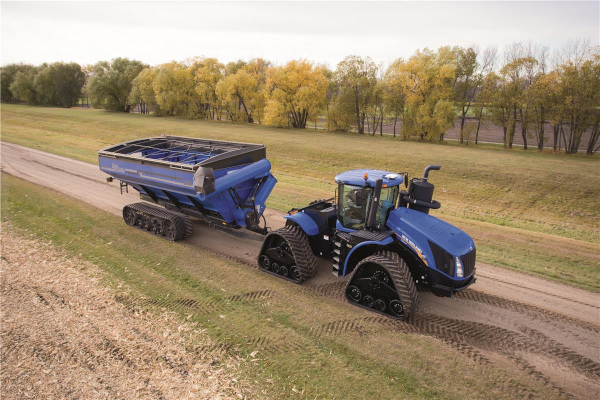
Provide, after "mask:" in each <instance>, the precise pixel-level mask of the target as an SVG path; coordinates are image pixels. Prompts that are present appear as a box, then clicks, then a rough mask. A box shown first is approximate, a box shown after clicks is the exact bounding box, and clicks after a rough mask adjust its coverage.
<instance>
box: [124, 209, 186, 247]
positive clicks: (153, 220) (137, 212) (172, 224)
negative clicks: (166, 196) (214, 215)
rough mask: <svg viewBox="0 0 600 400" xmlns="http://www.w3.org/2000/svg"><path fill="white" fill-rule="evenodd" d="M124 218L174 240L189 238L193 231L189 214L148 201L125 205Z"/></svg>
mask: <svg viewBox="0 0 600 400" xmlns="http://www.w3.org/2000/svg"><path fill="white" fill-rule="evenodd" d="M123 219H124V220H125V223H126V224H127V225H129V226H135V227H137V228H139V229H141V230H145V231H148V232H150V233H153V234H154V235H156V236H161V237H164V238H166V239H168V240H170V241H172V242H175V241H178V240H183V239H187V238H188V237H190V236H191V235H192V232H193V226H192V221H191V220H190V219H189V218H188V216H187V215H184V214H182V213H178V212H176V211H170V210H165V209H164V208H159V207H156V206H152V205H150V204H146V203H133V204H129V205H127V206H125V207H123Z"/></svg>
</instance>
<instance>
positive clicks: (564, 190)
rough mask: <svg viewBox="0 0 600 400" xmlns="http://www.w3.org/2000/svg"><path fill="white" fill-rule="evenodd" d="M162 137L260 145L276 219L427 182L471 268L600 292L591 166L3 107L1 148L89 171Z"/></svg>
mask: <svg viewBox="0 0 600 400" xmlns="http://www.w3.org/2000/svg"><path fill="white" fill-rule="evenodd" d="M160 134H173V135H183V136H193V137H204V138H214V139H221V140H234V141H245V142H259V143H264V144H266V145H267V152H268V157H269V160H270V161H271V162H272V165H273V173H274V175H275V176H276V177H277V179H278V180H279V183H278V184H277V186H276V188H275V190H274V192H273V194H272V196H271V198H270V199H269V202H268V206H269V207H271V208H274V209H277V210H280V211H287V210H288V209H289V208H291V207H294V206H296V207H297V206H301V205H304V204H306V203H307V202H309V201H311V200H313V199H315V198H324V197H331V196H332V195H333V192H334V189H335V187H334V185H333V177H334V176H335V175H336V173H339V172H341V171H344V170H347V169H354V168H379V169H388V170H392V171H398V172H400V171H408V172H409V174H410V176H420V175H421V174H422V171H423V169H424V167H425V166H426V165H428V164H441V165H442V166H443V168H442V170H441V171H439V172H434V173H433V174H432V179H431V181H432V182H433V183H435V184H436V193H435V198H436V199H437V200H439V201H440V202H441V203H442V208H441V209H440V210H439V211H435V212H434V214H435V215H438V216H440V217H441V218H443V219H445V220H447V221H449V222H451V223H453V224H455V225H457V226H458V227H460V228H462V229H463V230H465V231H466V232H468V233H469V234H470V235H471V236H473V237H474V239H475V242H476V245H477V247H478V260H479V261H481V262H486V263H490V264H494V265H497V266H502V267H507V268H511V269H515V270H519V271H523V272H527V273H531V274H535V275H539V276H543V277H547V278H550V279H553V280H556V281H560V282H565V283H569V284H572V285H576V286H579V287H583V288H587V289H590V290H594V291H600V268H599V265H600V246H599V245H598V243H599V242H600V158H598V157H584V156H581V155H577V156H564V155H554V154H551V153H548V152H544V153H542V154H539V153H538V152H537V151H528V152H524V151H522V150H512V151H504V150H502V149H501V147H499V146H494V145H485V146H480V147H469V148H466V147H461V146H458V145H456V144H443V145H437V144H429V143H417V142H403V141H400V140H399V139H394V138H391V137H378V136H376V137H364V136H360V135H357V134H333V133H327V132H315V131H310V130H307V131H295V130H284V129H275V128H268V127H263V126H253V125H240V124H230V123H223V122H210V121H198V120H184V119H176V118H155V117H151V116H143V115H130V114H116V113H108V112H105V111H101V110H82V109H55V108H40V107H28V106H17V105H7V104H3V105H2V140H4V141H8V142H12V143H17V144H21V145H24V146H29V147H33V148H37V149H40V150H45V151H49V152H53V153H56V154H61V155H64V156H68V157H72V158H76V159H79V160H83V161H87V162H90V163H96V162H97V155H96V152H97V150H98V149H100V148H103V147H106V146H108V145H110V144H114V143H119V142H123V141H126V140H130V139H134V138H140V137H146V136H152V135H160Z"/></svg>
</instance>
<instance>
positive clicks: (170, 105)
mask: <svg viewBox="0 0 600 400" xmlns="http://www.w3.org/2000/svg"><path fill="white" fill-rule="evenodd" d="M196 69H197V66H196V65H195V64H192V65H191V66H186V65H184V64H181V63H178V62H170V63H167V64H163V65H161V66H160V67H158V70H157V74H156V77H155V79H154V84H153V88H154V93H155V96H156V102H157V104H158V105H159V106H160V108H161V110H162V111H163V112H164V113H166V114H167V115H179V116H183V117H197V116H199V115H202V113H203V103H202V99H201V98H200V95H199V94H198V92H197V91H196V83H195V80H194V74H195V70H196Z"/></svg>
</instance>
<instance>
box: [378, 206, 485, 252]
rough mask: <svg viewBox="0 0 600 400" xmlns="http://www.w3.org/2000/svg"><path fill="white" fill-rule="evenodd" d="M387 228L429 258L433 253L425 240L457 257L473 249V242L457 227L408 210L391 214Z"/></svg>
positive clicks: (404, 209)
mask: <svg viewBox="0 0 600 400" xmlns="http://www.w3.org/2000/svg"><path fill="white" fill-rule="evenodd" d="M387 226H388V228H390V229H391V230H392V231H394V233H396V235H398V238H399V239H400V240H401V241H403V242H405V243H406V244H408V245H409V246H410V247H413V250H415V251H416V252H417V253H419V252H421V253H422V254H424V255H428V256H429V257H432V253H431V249H430V245H429V243H428V241H431V242H434V243H435V244H436V245H438V246H439V247H441V248H443V249H444V250H446V251H447V252H448V253H450V254H452V255H453V256H459V257H460V256H462V255H464V254H466V253H468V252H470V251H472V250H473V249H474V248H475V244H474V243H473V239H471V237H470V236H469V235H467V234H466V233H465V232H463V231H461V230H460V229H458V228H457V227H455V226H453V225H450V224H449V223H447V222H444V221H442V220H440V219H437V218H436V217H432V216H431V215H429V214H425V213H422V212H420V211H415V210H411V209H409V208H403V207H402V208H397V209H395V210H393V211H391V212H390V216H389V218H388V220H387ZM411 243H412V244H411ZM415 247H417V248H416V249H415Z"/></svg>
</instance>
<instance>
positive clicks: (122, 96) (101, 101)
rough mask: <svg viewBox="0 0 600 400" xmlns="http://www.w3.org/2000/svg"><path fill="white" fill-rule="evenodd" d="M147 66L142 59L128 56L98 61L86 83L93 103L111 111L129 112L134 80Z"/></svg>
mask: <svg viewBox="0 0 600 400" xmlns="http://www.w3.org/2000/svg"><path fill="white" fill-rule="evenodd" d="M146 67H147V65H144V64H143V63H141V62H140V61H136V60H129V59H127V58H115V59H114V60H112V61H110V62H109V61H100V62H98V63H97V64H96V65H94V67H93V69H92V73H91V76H90V78H89V80H88V83H87V85H86V86H87V91H88V93H89V94H90V98H91V100H92V104H93V105H94V106H96V107H101V108H105V109H107V110H111V111H125V112H129V110H130V109H131V103H130V102H129V100H128V96H129V93H131V88H132V86H133V80H134V79H135V77H136V76H137V75H138V74H139V73H140V72H141V71H142V70H143V69H144V68H146Z"/></svg>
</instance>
